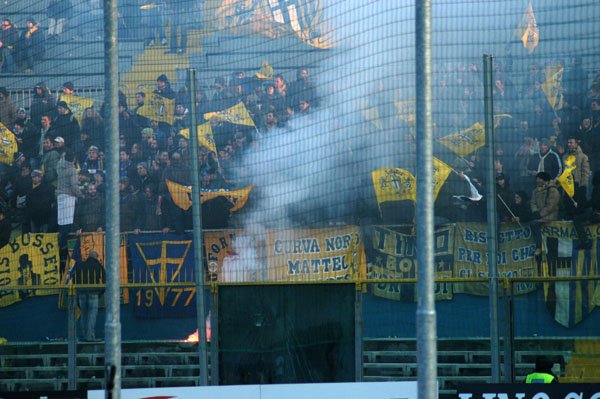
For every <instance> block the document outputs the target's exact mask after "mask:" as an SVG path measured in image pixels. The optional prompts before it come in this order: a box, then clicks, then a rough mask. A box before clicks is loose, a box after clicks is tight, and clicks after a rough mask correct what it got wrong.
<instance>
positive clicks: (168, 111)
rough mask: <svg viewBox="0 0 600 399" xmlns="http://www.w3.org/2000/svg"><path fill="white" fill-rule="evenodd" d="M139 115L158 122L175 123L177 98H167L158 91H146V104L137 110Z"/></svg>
mask: <svg viewBox="0 0 600 399" xmlns="http://www.w3.org/2000/svg"><path fill="white" fill-rule="evenodd" d="M137 113H138V115H141V116H143V117H146V118H148V119H151V120H155V121H158V122H165V123H168V124H170V125H172V124H173V115H174V114H175V100H174V99H173V100H171V99H168V98H165V97H163V96H161V95H159V94H156V93H146V101H145V104H144V105H143V106H142V107H140V108H139V109H138V111H137Z"/></svg>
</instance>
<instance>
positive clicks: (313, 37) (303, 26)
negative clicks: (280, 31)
mask: <svg viewBox="0 0 600 399" xmlns="http://www.w3.org/2000/svg"><path fill="white" fill-rule="evenodd" d="M269 5H270V6H271V12H272V15H273V18H274V19H275V21H277V22H279V23H286V22H287V23H288V24H289V28H291V30H292V31H293V32H294V33H295V34H296V37H297V38H298V39H300V40H301V41H303V42H304V43H305V44H308V45H309V46H312V47H316V48H320V49H328V48H332V47H334V46H335V42H334V39H333V35H332V31H331V29H330V28H329V26H328V25H327V23H326V21H325V19H324V18H323V7H322V5H321V1H319V0H294V1H293V2H286V3H283V2H281V1H280V2H276V1H269Z"/></svg>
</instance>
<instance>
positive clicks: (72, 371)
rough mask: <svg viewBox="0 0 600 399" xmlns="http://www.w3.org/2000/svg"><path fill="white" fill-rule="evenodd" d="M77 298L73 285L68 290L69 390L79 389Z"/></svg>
mask: <svg viewBox="0 0 600 399" xmlns="http://www.w3.org/2000/svg"><path fill="white" fill-rule="evenodd" d="M76 301H77V297H76V296H75V289H74V287H73V286H72V285H69V287H68V288H67V318H68V319H67V324H68V327H67V339H68V343H67V377H68V387H69V390H76V389H77V317H76V314H75V312H76V309H77V305H76Z"/></svg>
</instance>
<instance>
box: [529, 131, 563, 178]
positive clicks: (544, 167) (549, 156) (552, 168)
mask: <svg viewBox="0 0 600 399" xmlns="http://www.w3.org/2000/svg"><path fill="white" fill-rule="evenodd" d="M528 168H529V171H530V174H531V175H532V176H536V175H537V174H538V173H540V172H546V173H548V174H549V175H550V179H552V180H553V179H556V178H557V177H558V176H560V175H561V173H562V162H561V160H560V156H559V155H558V154H557V153H556V151H555V150H554V149H553V148H552V147H551V144H550V141H549V140H548V139H545V138H543V139H542V140H541V141H540V148H539V152H538V156H537V157H532V158H531V160H530V162H529V165H528Z"/></svg>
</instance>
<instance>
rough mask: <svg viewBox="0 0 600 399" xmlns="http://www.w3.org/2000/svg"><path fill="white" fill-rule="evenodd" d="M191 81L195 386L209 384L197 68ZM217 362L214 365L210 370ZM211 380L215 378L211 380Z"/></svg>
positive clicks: (190, 76) (193, 70)
mask: <svg viewBox="0 0 600 399" xmlns="http://www.w3.org/2000/svg"><path fill="white" fill-rule="evenodd" d="M188 78H189V81H190V117H191V126H190V144H191V149H190V158H191V168H192V218H193V223H194V265H195V269H194V270H195V274H196V322H197V326H198V355H199V363H200V373H199V374H200V375H199V376H198V385H200V386H207V385H208V358H207V356H206V312H205V309H204V246H203V240H202V200H201V197H200V188H201V186H200V172H199V171H200V165H199V162H198V124H197V121H196V70H195V69H193V68H190V69H189V70H188ZM214 367H216V365H214V364H213V370H214ZM213 382H214V381H213Z"/></svg>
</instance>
